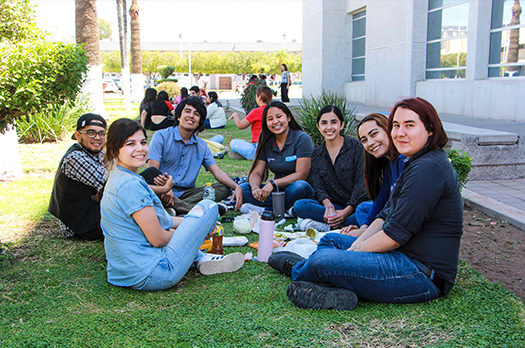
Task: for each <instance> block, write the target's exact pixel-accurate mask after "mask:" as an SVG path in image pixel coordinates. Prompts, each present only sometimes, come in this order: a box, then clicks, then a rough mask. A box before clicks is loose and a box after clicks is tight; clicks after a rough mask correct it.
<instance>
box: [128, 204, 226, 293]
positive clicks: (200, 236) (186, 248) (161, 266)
mask: <svg viewBox="0 0 525 348" xmlns="http://www.w3.org/2000/svg"><path fill="white" fill-rule="evenodd" d="M218 215H219V210H218V207H217V203H215V202H213V201H210V200H204V201H201V202H199V203H198V204H197V205H196V206H195V207H193V209H192V210H190V212H189V213H188V214H187V215H186V216H185V217H184V220H183V221H182V223H181V224H180V225H179V227H178V228H177V230H176V231H175V233H173V236H172V237H171V240H170V241H169V243H168V244H167V245H166V246H165V247H164V252H165V255H166V257H164V258H162V259H161V260H160V261H159V263H158V264H157V266H156V267H155V268H154V269H153V271H152V272H151V273H150V274H149V275H148V276H147V277H146V279H144V280H143V281H141V282H140V283H138V284H135V285H134V286H132V288H133V289H135V290H149V291H155V290H165V289H169V288H171V287H173V286H174V285H175V284H177V283H178V282H179V281H180V280H181V279H182V277H184V275H185V274H186V272H187V271H188V270H189V269H190V267H191V266H192V265H193V262H194V261H197V260H198V259H200V258H201V257H202V255H203V254H202V252H200V251H199V249H200V246H201V245H202V242H204V239H205V238H206V235H207V234H208V233H210V232H211V231H212V230H213V228H214V227H215V223H216V222H217V216H218Z"/></svg>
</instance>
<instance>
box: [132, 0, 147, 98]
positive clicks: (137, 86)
mask: <svg viewBox="0 0 525 348" xmlns="http://www.w3.org/2000/svg"><path fill="white" fill-rule="evenodd" d="M129 16H130V17H131V101H133V102H135V103H137V102H140V101H141V100H142V97H143V95H144V82H145V81H144V77H143V75H142V49H141V47H140V21H139V5H138V4H137V0H132V3H131V7H130V8H129Z"/></svg>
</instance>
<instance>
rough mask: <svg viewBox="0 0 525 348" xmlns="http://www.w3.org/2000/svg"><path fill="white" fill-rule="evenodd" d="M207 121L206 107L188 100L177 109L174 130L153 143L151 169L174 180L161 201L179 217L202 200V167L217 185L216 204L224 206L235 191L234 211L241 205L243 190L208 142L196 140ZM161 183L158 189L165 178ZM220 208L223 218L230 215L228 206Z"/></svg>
mask: <svg viewBox="0 0 525 348" xmlns="http://www.w3.org/2000/svg"><path fill="white" fill-rule="evenodd" d="M205 119H206V107H205V106H204V105H203V104H202V103H201V102H200V100H199V99H198V98H197V97H189V98H187V99H184V100H183V101H182V102H181V103H180V104H179V105H177V108H176V110H175V126H174V127H170V128H167V129H162V130H160V131H158V132H156V133H155V135H153V139H151V143H150V159H149V161H148V166H149V167H155V168H157V169H159V170H160V172H161V173H167V174H168V175H171V176H172V177H173V181H174V186H173V189H172V190H170V191H168V192H167V193H166V194H164V195H161V199H162V201H163V203H164V204H165V205H166V206H167V207H171V206H173V207H174V208H175V211H176V212H177V214H178V215H180V214H186V213H188V212H189V211H190V210H191V208H193V206H194V205H195V204H197V202H199V201H201V200H202V195H203V191H204V187H203V186H201V187H195V183H196V181H197V176H198V175H199V170H200V168H201V166H204V168H205V169H206V170H208V171H209V172H211V174H212V175H213V176H214V177H215V179H216V180H217V181H218V183H214V184H213V188H214V189H215V201H217V202H221V201H222V200H223V199H225V198H227V197H228V196H229V195H230V193H231V189H233V190H234V192H233V194H232V198H231V201H233V200H236V204H235V209H237V210H239V209H240V207H241V205H242V189H241V188H240V187H239V185H237V184H236V183H235V182H234V181H233V180H232V178H230V176H229V175H228V174H226V173H225V172H223V171H222V170H221V169H220V168H219V166H218V165H217V163H216V162H215V159H214V158H213V155H212V153H211V151H210V149H209V148H208V145H207V144H206V142H205V141H204V140H203V139H201V138H199V137H198V136H197V132H202V131H203V130H204V120H205ZM158 179H159V180H158V182H157V185H160V186H162V185H163V182H164V180H166V176H165V175H160V176H158ZM219 206H220V208H219V212H220V213H221V215H224V214H226V213H227V212H228V208H227V206H226V205H224V204H222V203H220V204H219Z"/></svg>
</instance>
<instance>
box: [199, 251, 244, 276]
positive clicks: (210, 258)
mask: <svg viewBox="0 0 525 348" xmlns="http://www.w3.org/2000/svg"><path fill="white" fill-rule="evenodd" d="M242 265H244V255H243V254H241V253H233V254H228V255H215V254H204V256H203V257H201V258H200V259H199V262H197V270H199V272H201V273H202V274H203V275H212V274H219V273H230V272H235V271H237V270H238V269H239V268H241V267H242Z"/></svg>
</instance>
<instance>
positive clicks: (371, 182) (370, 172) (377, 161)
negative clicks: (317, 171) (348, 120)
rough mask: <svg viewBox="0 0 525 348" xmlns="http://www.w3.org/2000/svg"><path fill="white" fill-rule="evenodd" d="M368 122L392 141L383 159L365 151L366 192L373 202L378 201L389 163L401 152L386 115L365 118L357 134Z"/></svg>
mask: <svg viewBox="0 0 525 348" xmlns="http://www.w3.org/2000/svg"><path fill="white" fill-rule="evenodd" d="M368 121H372V122H375V123H376V124H377V125H378V126H379V127H380V128H382V129H383V130H384V131H385V132H386V133H387V135H388V139H389V140H390V145H389V146H388V151H387V153H386V154H385V156H383V157H381V158H377V157H374V156H372V155H371V154H369V153H368V152H367V151H366V150H365V186H366V192H368V196H370V198H372V200H376V198H377V197H378V196H379V191H380V189H381V185H382V184H383V178H384V174H385V170H386V168H387V166H388V163H389V161H393V160H395V159H396V158H397V157H398V156H399V152H398V151H397V149H396V147H395V146H394V142H393V141H392V136H391V135H390V132H389V131H388V118H387V117H386V116H385V115H382V114H378V113H373V114H370V115H368V116H366V117H365V118H363V119H362V120H361V122H359V124H358V125H357V134H359V128H360V127H361V126H362V125H363V124H364V123H365V122H368Z"/></svg>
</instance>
